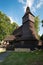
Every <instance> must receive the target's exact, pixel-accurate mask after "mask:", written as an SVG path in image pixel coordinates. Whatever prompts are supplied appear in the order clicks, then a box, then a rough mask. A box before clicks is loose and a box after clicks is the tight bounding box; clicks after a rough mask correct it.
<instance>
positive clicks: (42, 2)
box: [36, 0, 43, 8]
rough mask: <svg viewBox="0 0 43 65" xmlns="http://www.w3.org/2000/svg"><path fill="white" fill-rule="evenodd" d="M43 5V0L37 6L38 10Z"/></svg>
mask: <svg viewBox="0 0 43 65" xmlns="http://www.w3.org/2000/svg"><path fill="white" fill-rule="evenodd" d="M42 5H43V0H39V2H38V4H37V6H36V8H40V7H41V6H42Z"/></svg>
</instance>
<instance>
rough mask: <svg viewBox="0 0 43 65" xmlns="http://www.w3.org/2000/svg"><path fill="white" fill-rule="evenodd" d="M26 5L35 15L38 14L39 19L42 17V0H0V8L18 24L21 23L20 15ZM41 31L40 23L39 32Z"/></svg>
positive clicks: (42, 30) (22, 13)
mask: <svg viewBox="0 0 43 65" xmlns="http://www.w3.org/2000/svg"><path fill="white" fill-rule="evenodd" d="M27 6H29V7H30V9H31V12H32V13H33V14H34V15H35V16H38V15H39V17H40V20H42V19H43V0H0V10H1V11H2V12H4V13H5V14H6V15H8V16H9V17H10V19H11V20H12V21H15V22H16V23H17V24H18V25H21V24H22V16H23V15H24V13H25V10H26V7H27ZM42 32H43V28H42V27H41V24H40V32H39V34H40V35H41V34H42Z"/></svg>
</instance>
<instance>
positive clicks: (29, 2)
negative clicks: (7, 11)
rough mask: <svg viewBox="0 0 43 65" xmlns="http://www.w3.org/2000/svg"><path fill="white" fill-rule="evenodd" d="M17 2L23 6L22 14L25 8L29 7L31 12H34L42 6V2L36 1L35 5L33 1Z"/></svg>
mask: <svg viewBox="0 0 43 65" xmlns="http://www.w3.org/2000/svg"><path fill="white" fill-rule="evenodd" d="M18 1H19V3H21V4H22V5H23V9H24V12H25V11H26V8H27V6H29V7H30V9H31V10H32V12H36V10H37V9H38V8H40V7H41V6H42V5H43V0H36V2H37V3H35V0H18ZM33 5H34V6H33Z"/></svg>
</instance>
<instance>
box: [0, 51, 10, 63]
mask: <svg viewBox="0 0 43 65" xmlns="http://www.w3.org/2000/svg"><path fill="white" fill-rule="evenodd" d="M8 55H9V52H4V53H0V62H2V61H3V60H4V59H5V58H6V57H7V56H8Z"/></svg>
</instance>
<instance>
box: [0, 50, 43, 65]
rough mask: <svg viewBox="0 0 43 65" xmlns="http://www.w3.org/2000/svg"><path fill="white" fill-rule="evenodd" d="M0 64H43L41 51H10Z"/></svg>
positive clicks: (42, 52)
mask: <svg viewBox="0 0 43 65" xmlns="http://www.w3.org/2000/svg"><path fill="white" fill-rule="evenodd" d="M0 65H43V51H34V52H11V53H10V54H9V56H8V57H6V59H5V60H4V61H3V62H2V63H0Z"/></svg>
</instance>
